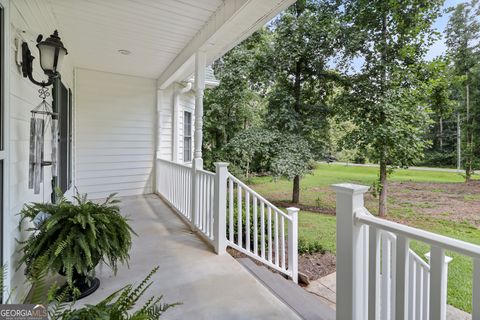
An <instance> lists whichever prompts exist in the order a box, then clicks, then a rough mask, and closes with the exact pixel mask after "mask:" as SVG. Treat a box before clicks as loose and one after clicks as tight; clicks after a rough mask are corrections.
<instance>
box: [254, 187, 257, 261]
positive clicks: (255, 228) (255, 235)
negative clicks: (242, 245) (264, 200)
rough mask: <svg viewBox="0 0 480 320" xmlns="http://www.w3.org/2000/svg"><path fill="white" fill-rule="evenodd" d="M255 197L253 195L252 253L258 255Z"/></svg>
mask: <svg viewBox="0 0 480 320" xmlns="http://www.w3.org/2000/svg"><path fill="white" fill-rule="evenodd" d="M257 209H258V204H257V197H256V196H253V253H254V254H255V255H258V217H257Z"/></svg>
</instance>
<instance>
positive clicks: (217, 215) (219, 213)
mask: <svg viewBox="0 0 480 320" xmlns="http://www.w3.org/2000/svg"><path fill="white" fill-rule="evenodd" d="M215 168H216V170H215V187H214V194H213V200H214V204H213V232H214V241H215V252H216V253H217V254H222V253H225V252H226V249H227V179H228V163H226V162H215Z"/></svg>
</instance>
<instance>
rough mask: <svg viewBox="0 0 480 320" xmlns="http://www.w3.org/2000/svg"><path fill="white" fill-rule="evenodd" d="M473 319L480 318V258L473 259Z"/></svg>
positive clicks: (477, 319) (478, 319)
mask: <svg viewBox="0 0 480 320" xmlns="http://www.w3.org/2000/svg"><path fill="white" fill-rule="evenodd" d="M472 307H473V310H472V320H480V259H473V295H472Z"/></svg>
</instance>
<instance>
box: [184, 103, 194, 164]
mask: <svg viewBox="0 0 480 320" xmlns="http://www.w3.org/2000/svg"><path fill="white" fill-rule="evenodd" d="M183 161H184V162H188V161H192V113H191V112H188V111H185V112H184V113H183Z"/></svg>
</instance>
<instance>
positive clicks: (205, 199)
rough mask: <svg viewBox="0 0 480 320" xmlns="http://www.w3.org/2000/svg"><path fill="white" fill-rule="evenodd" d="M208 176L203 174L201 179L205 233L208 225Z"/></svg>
mask: <svg viewBox="0 0 480 320" xmlns="http://www.w3.org/2000/svg"><path fill="white" fill-rule="evenodd" d="M207 186H208V177H207V176H205V175H204V179H203V210H204V211H203V231H204V232H205V233H207V225H208V189H207Z"/></svg>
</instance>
